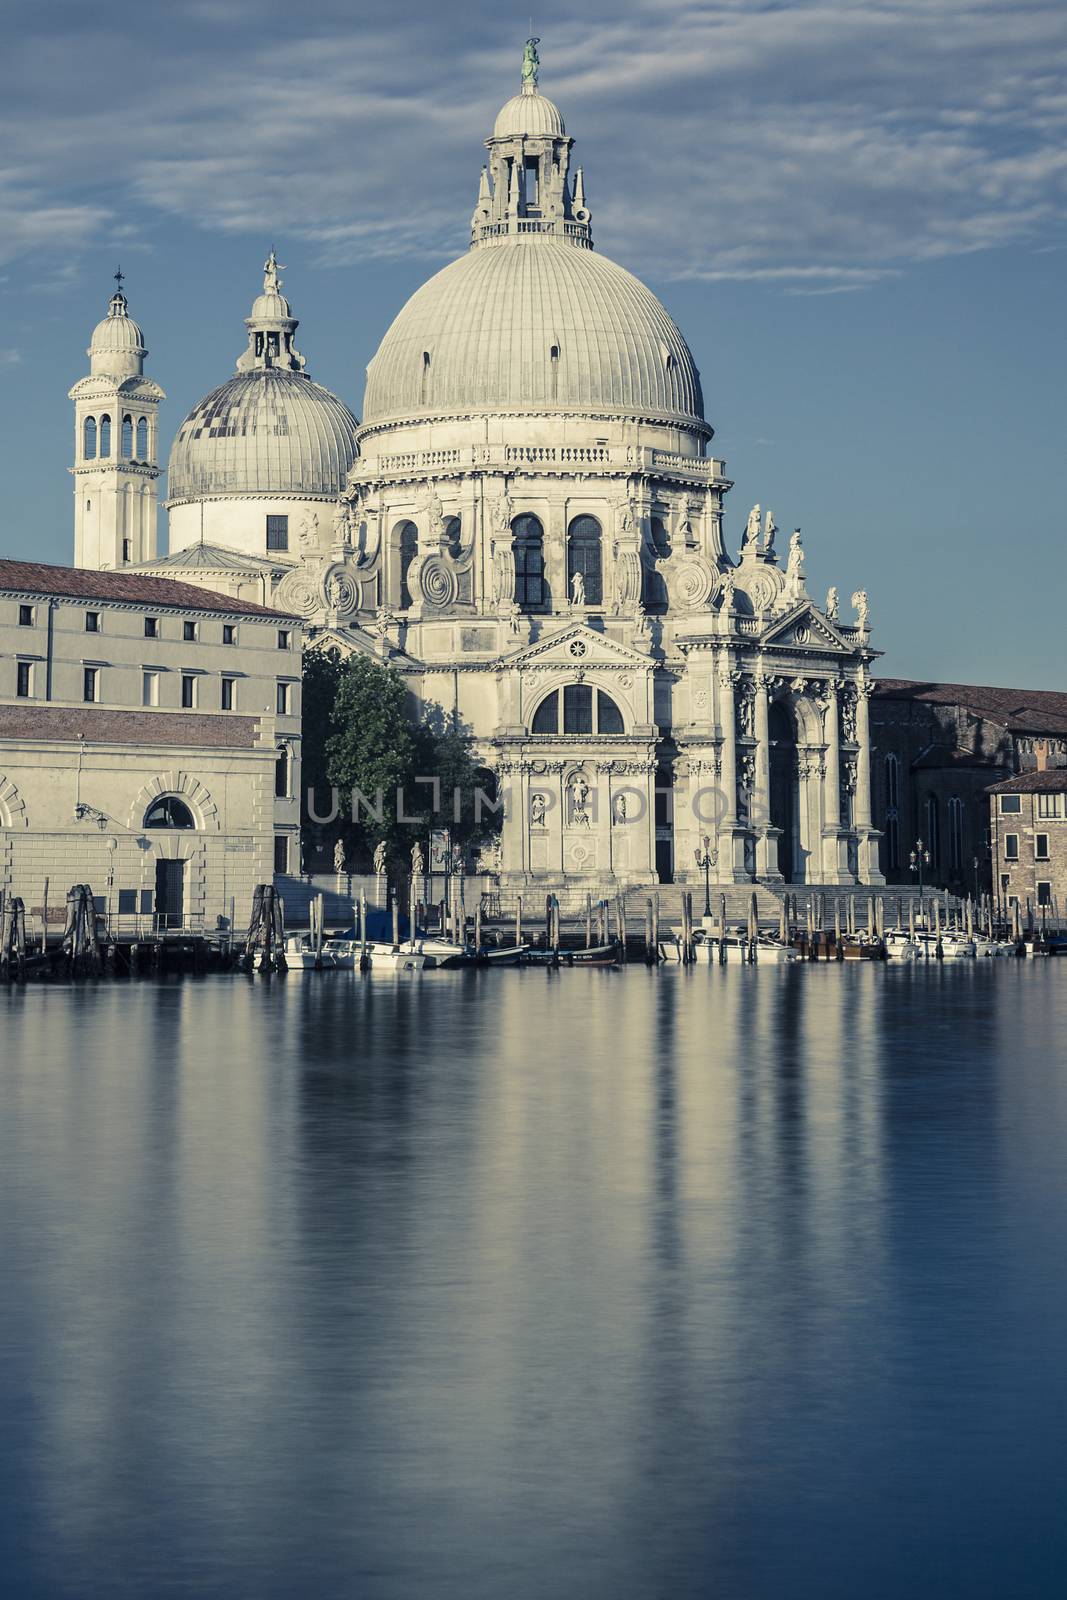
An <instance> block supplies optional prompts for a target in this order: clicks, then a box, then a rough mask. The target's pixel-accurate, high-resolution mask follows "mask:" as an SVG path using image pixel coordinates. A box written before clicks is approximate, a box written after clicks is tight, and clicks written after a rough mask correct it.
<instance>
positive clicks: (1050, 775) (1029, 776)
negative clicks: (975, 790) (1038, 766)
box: [986, 767, 1067, 794]
mask: <svg viewBox="0 0 1067 1600" xmlns="http://www.w3.org/2000/svg"><path fill="white" fill-rule="evenodd" d="M986 794H1067V767H1049V768H1048V769H1047V770H1046V771H1045V772H1020V773H1019V775H1018V777H1016V778H1005V779H1004V782H1003V783H991V784H990V786H989V788H988V789H987V790H986Z"/></svg>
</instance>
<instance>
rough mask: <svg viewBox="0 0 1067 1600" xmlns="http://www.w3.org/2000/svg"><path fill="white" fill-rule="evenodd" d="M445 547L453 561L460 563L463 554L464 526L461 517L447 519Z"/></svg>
mask: <svg viewBox="0 0 1067 1600" xmlns="http://www.w3.org/2000/svg"><path fill="white" fill-rule="evenodd" d="M445 545H446V546H447V549H448V553H449V555H450V556H451V557H452V560H453V561H458V560H459V558H460V555H461V554H462V552H463V524H462V522H461V521H460V519H459V517H446V518H445Z"/></svg>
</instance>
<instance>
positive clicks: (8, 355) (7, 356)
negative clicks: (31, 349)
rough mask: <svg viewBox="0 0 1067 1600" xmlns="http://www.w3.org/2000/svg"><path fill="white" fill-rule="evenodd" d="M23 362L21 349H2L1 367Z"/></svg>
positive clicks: (0, 351)
mask: <svg viewBox="0 0 1067 1600" xmlns="http://www.w3.org/2000/svg"><path fill="white" fill-rule="evenodd" d="M21 362H22V351H21V350H0V367H17V366H20V365H21Z"/></svg>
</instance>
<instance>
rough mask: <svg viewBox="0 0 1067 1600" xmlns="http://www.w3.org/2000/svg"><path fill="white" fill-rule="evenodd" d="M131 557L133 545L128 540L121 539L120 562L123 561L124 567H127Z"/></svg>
mask: <svg viewBox="0 0 1067 1600" xmlns="http://www.w3.org/2000/svg"><path fill="white" fill-rule="evenodd" d="M132 555H133V544H132V543H131V541H130V540H129V539H123V541H122V561H123V565H124V566H128V565H129V562H130V558H131V557H132Z"/></svg>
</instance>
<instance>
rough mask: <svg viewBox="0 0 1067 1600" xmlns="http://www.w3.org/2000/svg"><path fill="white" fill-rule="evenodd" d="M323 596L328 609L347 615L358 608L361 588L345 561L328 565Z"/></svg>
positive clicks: (323, 580) (323, 581) (324, 576)
mask: <svg viewBox="0 0 1067 1600" xmlns="http://www.w3.org/2000/svg"><path fill="white" fill-rule="evenodd" d="M322 598H323V602H324V603H325V606H326V609H327V610H328V611H336V612H337V614H338V616H346V615H347V614H348V613H349V612H350V611H354V610H355V609H356V605H357V603H358V601H359V588H358V586H357V584H356V582H355V579H354V578H353V577H352V575H351V574H350V573H349V571H348V570H347V568H346V567H345V566H344V564H343V563H341V562H339V563H338V564H337V565H336V566H333V567H328V568H327V569H326V571H325V572H324V573H323V577H322Z"/></svg>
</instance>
